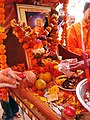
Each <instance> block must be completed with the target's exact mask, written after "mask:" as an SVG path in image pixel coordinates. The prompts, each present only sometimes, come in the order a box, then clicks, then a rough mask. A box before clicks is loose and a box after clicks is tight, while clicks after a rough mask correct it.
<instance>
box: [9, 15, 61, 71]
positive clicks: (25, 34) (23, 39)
mask: <svg viewBox="0 0 90 120" xmlns="http://www.w3.org/2000/svg"><path fill="white" fill-rule="evenodd" d="M57 20H58V16H57V15H56V14H53V15H52V16H51V18H50V24H49V25H48V26H47V27H46V29H45V30H44V31H43V33H42V35H40V36H36V35H35V34H33V30H32V29H31V27H30V26H25V23H21V22H19V21H16V20H15V19H13V20H12V21H11V26H12V27H13V28H14V30H13V31H14V34H15V35H16V37H17V38H18V39H19V42H20V43H21V44H22V47H23V48H24V50H25V51H26V52H27V53H28V58H30V61H31V64H32V66H35V65H36V64H37V63H38V62H39V61H40V59H37V57H36V56H35V54H34V53H33V52H32V51H33V50H38V48H40V49H42V48H44V47H47V48H46V49H48V51H46V52H45V53H43V55H44V54H47V52H48V53H49V55H53V54H55V53H56V50H57V45H58V43H59V40H58V27H57V24H58V21H57ZM48 35H49V36H50V37H48ZM41 38H43V39H44V40H40V39H41ZM40 55H41V56H42V54H40ZM30 69H31V68H30Z"/></svg>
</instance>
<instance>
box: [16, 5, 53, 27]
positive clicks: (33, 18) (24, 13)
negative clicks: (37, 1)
mask: <svg viewBox="0 0 90 120" xmlns="http://www.w3.org/2000/svg"><path fill="white" fill-rule="evenodd" d="M16 8H17V15H18V20H19V21H21V22H25V23H26V25H29V26H30V27H31V28H34V27H35V26H36V24H37V21H41V25H42V26H45V25H46V24H47V22H49V19H50V11H51V7H46V6H45V7H44V6H36V5H27V4H16Z"/></svg>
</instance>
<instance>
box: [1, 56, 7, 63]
mask: <svg viewBox="0 0 90 120" xmlns="http://www.w3.org/2000/svg"><path fill="white" fill-rule="evenodd" d="M6 59H7V56H6V55H0V63H6V62H7V61H6Z"/></svg>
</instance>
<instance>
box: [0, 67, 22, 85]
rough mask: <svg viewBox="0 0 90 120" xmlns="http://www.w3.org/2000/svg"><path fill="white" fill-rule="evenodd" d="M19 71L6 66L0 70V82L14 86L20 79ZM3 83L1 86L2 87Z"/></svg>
mask: <svg viewBox="0 0 90 120" xmlns="http://www.w3.org/2000/svg"><path fill="white" fill-rule="evenodd" d="M18 74H20V72H16V71H13V70H12V69H11V68H6V69H3V70H1V71H0V84H2V83H4V84H5V86H7V87H9V86H12V87H16V86H17V85H18V84H19V82H18V81H21V80H22V79H21V78H20V77H19V76H18ZM4 84H3V87H4Z"/></svg>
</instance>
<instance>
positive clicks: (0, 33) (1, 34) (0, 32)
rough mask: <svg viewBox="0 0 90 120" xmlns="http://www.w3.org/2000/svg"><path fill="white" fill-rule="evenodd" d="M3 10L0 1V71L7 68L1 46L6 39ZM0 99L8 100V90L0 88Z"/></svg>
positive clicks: (2, 0) (2, 3)
mask: <svg viewBox="0 0 90 120" xmlns="http://www.w3.org/2000/svg"><path fill="white" fill-rule="evenodd" d="M4 13H5V9H4V0H0V70H3V69H4V68H6V67H7V64H6V62H7V60H6V59H7V57H6V55H5V53H6V50H5V45H3V40H4V39H6V37H7V35H6V34H5V28H4V27H3V24H4V23H5V14H4ZM0 93H1V96H0V97H1V99H2V100H3V101H7V100H8V88H0Z"/></svg>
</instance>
